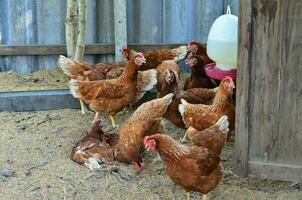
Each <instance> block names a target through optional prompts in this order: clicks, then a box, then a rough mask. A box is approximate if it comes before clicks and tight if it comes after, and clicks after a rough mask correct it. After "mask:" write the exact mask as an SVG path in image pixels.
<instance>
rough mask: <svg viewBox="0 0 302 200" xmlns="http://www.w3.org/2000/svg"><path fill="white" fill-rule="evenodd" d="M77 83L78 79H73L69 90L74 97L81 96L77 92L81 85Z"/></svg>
mask: <svg viewBox="0 0 302 200" xmlns="http://www.w3.org/2000/svg"><path fill="white" fill-rule="evenodd" d="M77 83H78V80H75V79H71V80H70V81H69V91H70V93H71V95H72V96H73V97H74V98H80V96H79V95H78V94H77V91H78V90H79V86H78V85H77Z"/></svg>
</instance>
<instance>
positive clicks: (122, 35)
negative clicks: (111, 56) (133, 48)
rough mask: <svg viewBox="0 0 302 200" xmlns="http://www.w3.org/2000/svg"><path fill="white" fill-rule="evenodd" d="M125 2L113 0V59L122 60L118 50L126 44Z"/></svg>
mask: <svg viewBox="0 0 302 200" xmlns="http://www.w3.org/2000/svg"><path fill="white" fill-rule="evenodd" d="M126 10H127V2H126V0H114V35H115V38H114V40H115V61H123V60H125V58H123V57H122V53H121V51H120V49H121V48H123V47H124V46H126V45H127V15H126Z"/></svg>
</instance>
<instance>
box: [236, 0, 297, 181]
mask: <svg viewBox="0 0 302 200" xmlns="http://www.w3.org/2000/svg"><path fill="white" fill-rule="evenodd" d="M301 17H302V2H293V1H286V0H275V1H261V0H252V1H250V2H242V5H240V18H239V22H240V23H239V24H240V26H239V33H240V35H241V37H240V39H239V48H238V49H239V64H238V66H239V67H238V68H239V71H238V80H237V90H238V98H237V104H236V105H237V107H238V108H241V109H237V117H236V119H237V124H236V152H237V163H236V164H237V171H238V172H239V173H240V174H241V175H251V176H256V177H262V178H273V179H284V180H301V179H302V156H301V155H302V146H301V144H302V107H301V105H302V85H301V84H300V77H301V75H302V58H301V52H302V37H301V31H302V23H301Z"/></svg>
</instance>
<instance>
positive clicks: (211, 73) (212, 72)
mask: <svg viewBox="0 0 302 200" xmlns="http://www.w3.org/2000/svg"><path fill="white" fill-rule="evenodd" d="M204 70H205V71H206V74H207V76H208V77H210V78H212V79H216V80H222V79H223V78H224V77H226V76H230V77H231V78H232V79H233V81H236V73H237V69H232V70H230V71H223V70H221V69H219V68H218V67H216V63H210V64H207V65H206V66H204Z"/></svg>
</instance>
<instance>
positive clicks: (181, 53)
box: [173, 45, 187, 60]
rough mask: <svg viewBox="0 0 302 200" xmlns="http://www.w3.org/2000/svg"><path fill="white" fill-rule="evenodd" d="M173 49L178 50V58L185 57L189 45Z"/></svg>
mask: <svg viewBox="0 0 302 200" xmlns="http://www.w3.org/2000/svg"><path fill="white" fill-rule="evenodd" d="M173 50H174V51H175V52H176V54H177V57H178V60H181V59H183V58H185V57H186V55H187V46H186V45H183V46H180V47H177V48H175V49H173Z"/></svg>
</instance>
